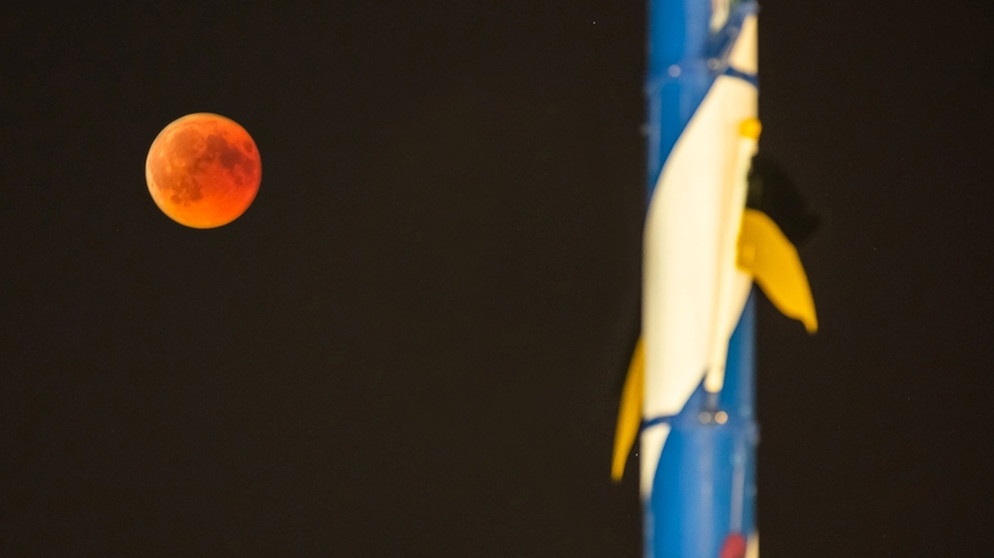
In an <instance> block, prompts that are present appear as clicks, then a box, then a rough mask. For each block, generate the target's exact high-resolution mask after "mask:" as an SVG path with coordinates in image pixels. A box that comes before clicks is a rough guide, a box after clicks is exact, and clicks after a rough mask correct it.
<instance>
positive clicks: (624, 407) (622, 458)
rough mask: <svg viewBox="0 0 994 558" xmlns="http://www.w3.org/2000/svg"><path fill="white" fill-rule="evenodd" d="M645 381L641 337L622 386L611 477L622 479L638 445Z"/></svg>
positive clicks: (617, 479) (643, 350)
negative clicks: (637, 437) (630, 455)
mask: <svg viewBox="0 0 994 558" xmlns="http://www.w3.org/2000/svg"><path fill="white" fill-rule="evenodd" d="M644 381H645V349H644V348H643V346H642V338H641V337H639V340H638V343H636V344H635V351H634V352H633V353H632V361H631V363H630V364H629V365H628V374H627V375H626V376H625V386H624V387H623V388H622V389H621V405H620V406H619V408H618V425H617V426H616V427H615V430H614V456H613V457H612V459H611V479H612V480H614V481H615V482H619V481H620V480H621V477H623V476H624V475H625V463H626V462H627V461H628V455H629V454H630V453H631V452H632V446H633V445H635V437H636V436H638V433H639V428H640V427H641V425H642V392H643V389H644V388H643V384H644Z"/></svg>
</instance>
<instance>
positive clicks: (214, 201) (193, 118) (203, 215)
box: [145, 112, 262, 229]
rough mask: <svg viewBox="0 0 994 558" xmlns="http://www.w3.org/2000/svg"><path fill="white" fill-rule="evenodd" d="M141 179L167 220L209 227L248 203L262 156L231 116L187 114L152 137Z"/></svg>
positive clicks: (254, 190)
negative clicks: (146, 184) (166, 216)
mask: <svg viewBox="0 0 994 558" xmlns="http://www.w3.org/2000/svg"><path fill="white" fill-rule="evenodd" d="M145 181H146V182H147V183H148V191H149V193H151V194H152V199H153V200H155V204H156V205H158V206H159V209H161V210H162V212H163V213H165V214H166V215H168V216H169V217H170V218H171V219H172V220H174V221H176V222H177V223H180V224H182V225H186V226H188V227H193V228H196V229H210V228H214V227H220V226H222V225H227V224H228V223H230V222H232V221H234V220H235V219H237V218H238V217H239V216H241V214H242V213H245V210H246V209H248V208H249V206H250V205H252V201H253V200H255V196H256V194H257V193H258V192H259V183H260V182H261V181H262V160H261V159H260V158H259V150H258V149H257V148H256V146H255V141H253V140H252V136H250V135H249V133H248V132H247V131H245V128H242V127H241V126H240V125H239V124H238V123H237V122H235V121H234V120H231V119H229V118H225V117H224V116H221V115H218V114H211V113H206V112H201V113H196V114H188V115H186V116H184V117H182V118H180V119H178V120H176V121H174V122H172V123H171V124H169V125H168V126H166V127H165V128H164V129H163V130H162V131H161V132H159V135H158V136H156V138H155V141H153V142H152V147H150V148H149V150H148V158H147V159H146V160H145Z"/></svg>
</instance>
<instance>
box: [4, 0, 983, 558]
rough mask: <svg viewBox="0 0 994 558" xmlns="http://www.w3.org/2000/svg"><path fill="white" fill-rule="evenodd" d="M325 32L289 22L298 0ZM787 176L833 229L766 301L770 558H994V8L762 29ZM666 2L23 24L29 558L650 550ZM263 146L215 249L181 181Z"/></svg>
mask: <svg viewBox="0 0 994 558" xmlns="http://www.w3.org/2000/svg"><path fill="white" fill-rule="evenodd" d="M288 4H289V3H288ZM760 21H761V24H760V29H761V31H760V66H761V71H760V78H761V82H762V93H761V101H760V114H761V118H762V120H763V122H764V131H763V137H762V140H761V150H762V151H763V152H764V153H766V154H767V155H769V156H770V157H772V158H774V159H776V160H777V161H778V162H779V163H780V165H781V166H782V167H783V168H784V170H786V171H787V172H788V173H789V174H790V175H791V176H792V178H793V179H794V181H795V182H796V183H797V185H798V187H799V188H800V190H801V192H802V193H803V195H804V196H805V197H806V198H807V199H808V201H809V202H810V204H811V206H812V208H813V209H814V210H815V211H816V212H818V213H819V214H820V215H821V217H822V227H821V229H820V230H819V232H818V234H817V236H816V237H815V238H814V239H813V240H812V241H811V242H810V243H809V244H807V245H805V246H803V247H802V249H801V257H802V259H803V261H804V262H805V265H806V268H807V271H808V275H809V278H810V280H811V284H812V289H813V292H814V295H815V300H816V304H817V305H818V310H819V318H820V322H821V331H820V332H819V333H818V334H817V335H815V336H813V337H808V336H807V335H806V334H805V333H804V332H803V329H802V328H801V327H800V326H799V325H798V324H797V323H795V322H792V321H789V320H787V319H786V318H783V317H781V316H779V315H777V314H776V312H775V311H774V310H773V309H772V307H771V306H770V305H769V304H768V303H767V302H766V301H765V300H762V301H761V304H760V312H759V320H760V325H759V331H758V339H759V348H758V351H759V362H758V366H759V378H758V383H759V388H758V389H759V391H758V414H759V419H760V421H761V425H762V443H761V446H760V451H759V459H760V464H759V467H760V469H759V491H760V492H759V522H760V530H761V533H762V541H763V542H762V547H763V555H764V556H767V557H798V556H847V555H848V556H897V555H903V556H962V555H964V554H963V553H964V552H968V551H975V550H977V549H979V548H983V546H981V545H982V544H986V545H987V546H989V540H990V536H989V528H988V526H989V523H990V520H989V516H990V514H991V512H992V511H994V510H992V508H994V506H992V505H991V498H992V495H994V494H992V491H991V490H990V481H989V477H990V474H991V473H990V471H989V468H990V462H991V449H990V441H991V436H992V434H991V432H992V430H991V426H992V420H991V419H992V418H994V417H992V414H994V412H992V409H991V404H990V400H991V395H992V394H994V389H992V388H994V383H992V380H991V372H992V365H994V345H992V344H991V327H990V326H989V316H990V315H991V312H992V310H994V307H992V296H991V288H990V281H991V277H992V272H994V267H992V264H994V257H992V256H994V255H992V253H991V247H990V246H991V243H990V239H991V238H992V232H994V231H992V230H991V229H992V224H991V219H990V213H991V209H992V204H991V201H990V195H989V194H988V190H989V189H990V186H991V181H990V164H991V161H992V159H994V149H992V126H994V107H992V106H991V98H990V97H991V94H992V92H994V59H992V54H994V42H992V41H994V40H992V39H991V38H990V37H991V29H992V24H994V17H992V11H991V8H990V7H988V3H987V2H981V1H976V2H968V1H963V2H949V3H945V4H942V5H939V4H935V3H924V2H893V1H891V2H888V1H881V2H873V3H867V2H857V1H855V0H845V1H840V2H804V3H799V2H788V1H778V0H768V1H767V2H764V3H763V11H762V15H761V20H760ZM644 25H645V6H644V5H643V3H642V2H634V1H632V2H628V1H621V2H619V1H599V2H596V1H583V2H579V1H578V2H545V1H540V0H529V1H520V2H513V1H502V2H467V1H459V2H456V1H442V0H439V1H422V2H328V3H324V5H323V6H320V7H318V3H315V5H313V6H309V5H307V4H304V3H292V5H286V6H281V5H278V4H277V3H272V4H271V5H268V6H255V7H245V6H236V5H222V4H217V3H211V2H199V3H196V4H194V5H190V6H185V7H166V6H158V5H149V6H136V7H132V8H124V7H120V8H114V9H113V10H111V9H109V8H107V7H103V8H97V7H94V6H90V7H87V8H80V9H78V10H75V11H59V10H53V9H50V8H47V7H45V6H42V5H38V4H36V5H35V6H34V7H32V8H27V9H13V8H12V7H9V6H8V7H5V8H2V9H0V247H2V250H3V263H2V268H0V297H2V298H0V304H2V306H0V312H2V314H0V315H2V322H0V324H2V346H0V350H2V352H0V369H2V380H0V381H2V383H0V385H2V392H0V393H2V402H0V405H2V406H0V421H2V422H0V432H2V438H0V443H2V454H0V478H2V481H0V489H2V492H0V512H2V515H0V553H2V554H3V555H5V556H23V555H45V556H53V555H79V556H108V555H162V556H194V555H214V556H220V555H268V556H279V555H315V556H387V555H390V556H591V557H594V556H596V557H601V556H632V557H634V556H639V555H640V544H641V543H640V540H641V539H640V537H641V533H640V508H639V502H638V495H637V488H636V484H637V481H636V476H637V474H636V468H635V466H634V465H633V464H630V466H629V469H628V475H627V477H626V480H625V481H624V482H623V483H622V484H620V485H614V484H612V483H611V482H610V480H609V476H608V472H609V465H610V453H611V444H612V436H613V428H614V420H615V413H616V410H617V401H618V396H619V394H620V386H621V381H622V375H623V373H624V369H625V366H626V364H627V359H628V356H629V353H630V351H631V348H632V346H633V344H634V341H635V337H636V335H637V324H638V312H639V310H638V308H639V290H640V263H639V262H640V242H641V221H642V215H643V212H644V196H645V194H644V192H645V177H644V165H645V155H644V146H643V143H642V137H641V136H640V132H639V129H640V124H641V122H642V118H643V99H642V94H641V87H642V72H643V64H644V44H645V28H644ZM198 111H209V112H217V113H220V114H224V115H226V116H228V117H231V118H233V119H235V120H236V121H238V122H239V123H241V124H242V125H243V126H244V127H245V128H246V129H248V130H249V132H250V133H252V135H253V136H254V138H255V140H256V143H257V144H258V146H259V149H260V152H261V153H262V157H263V184H262V188H261V190H260V193H259V196H258V198H257V199H256V201H255V203H254V205H253V206H252V207H251V208H250V209H249V210H248V212H247V213H246V214H245V215H243V216H242V217H241V218H240V219H238V220H237V221H235V222H234V223H232V224H230V225H228V226H226V227H222V228H220V229H216V230H209V231H199V230H193V229H186V228H184V227H182V226H180V225H177V224H175V223H173V222H172V221H170V220H169V219H168V218H166V217H165V216H164V215H163V214H161V212H159V210H158V209H157V208H156V207H155V206H154V204H153V203H152V201H151V198H150V196H149V195H148V192H147V189H146V186H145V182H144V170H143V168H144V160H145V155H146V152H147V149H148V146H149V145H150V144H151V142H152V140H153V139H154V138H155V136H156V134H157V133H158V132H159V131H160V130H161V129H162V128H163V127H164V126H165V125H166V124H168V123H169V122H170V121H172V120H174V119H176V118H178V117H180V116H182V115H184V114H187V113H191V112H198Z"/></svg>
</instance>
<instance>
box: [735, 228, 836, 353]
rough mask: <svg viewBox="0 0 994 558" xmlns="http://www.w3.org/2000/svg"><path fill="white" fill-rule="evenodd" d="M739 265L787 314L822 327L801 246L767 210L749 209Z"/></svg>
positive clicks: (810, 330) (810, 326) (812, 328)
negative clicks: (788, 236)
mask: <svg viewBox="0 0 994 558" xmlns="http://www.w3.org/2000/svg"><path fill="white" fill-rule="evenodd" d="M737 263H738V266H739V268H740V269H742V270H743V271H745V272H746V273H749V274H750V275H752V276H753V278H754V279H755V281H756V283H758V284H759V286H760V287H761V288H762V289H763V292H764V293H765V294H766V297H767V298H769V299H770V302H772V303H773V305H774V306H776V307H777V310H780V312H781V313H783V315H785V316H787V317H789V318H794V319H796V320H800V321H801V323H803V324H804V327H805V329H807V330H808V333H814V332H816V331H818V318H817V316H815V303H814V300H813V298H812V297H811V287H810V286H809V285H808V278H807V276H806V275H805V274H804V267H802V266H801V258H800V257H799V256H798V255H797V249H796V248H794V245H793V244H791V243H790V240H787V237H786V236H784V234H783V232H782V231H781V230H780V227H778V226H777V225H776V223H774V222H773V220H772V219H770V218H769V217H768V216H767V215H766V214H765V213H763V212H761V211H756V210H754V209H746V210H745V214H744V215H743V216H742V230H741V232H740V233H739V250H738V262H737Z"/></svg>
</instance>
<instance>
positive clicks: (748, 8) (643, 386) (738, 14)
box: [612, 0, 817, 558]
mask: <svg viewBox="0 0 994 558" xmlns="http://www.w3.org/2000/svg"><path fill="white" fill-rule="evenodd" d="M757 11H758V9H757V5H756V3H755V2H753V1H735V0H723V1H722V0H650V1H649V10H648V17H649V19H648V26H647V27H648V49H647V50H648V63H647V72H646V102H647V121H646V124H647V148H648V207H647V213H646V223H645V233H644V246H643V250H644V256H643V310H642V335H641V338H640V339H639V342H638V345H637V347H636V351H635V355H634V356H633V358H632V364H631V366H630V368H629V373H628V377H627V379H626V381H625V387H624V392H623V395H622V404H621V410H620V413H619V419H618V429H617V434H616V440H615V454H614V460H613V463H612V476H613V477H614V478H615V479H620V478H621V476H622V474H623V472H624V469H625V461H626V459H627V456H628V455H629V453H630V451H631V447H632V445H633V443H634V440H635V438H636V437H637V436H639V435H640V448H641V451H640V458H641V459H640V469H641V471H640V473H641V482H640V487H641V496H642V500H643V505H644V540H645V555H646V556H647V557H656V558H669V557H695V558H697V557H708V558H711V557H714V558H741V557H743V556H755V555H756V554H757V553H758V537H757V533H756V522H755V499H756V498H755V497H756V485H755V456H756V445H757V442H758V428H757V425H756V421H755V415H754V391H755V390H754V361H755V359H754V347H755V336H754V325H753V324H754V322H753V319H754V310H753V307H754V303H753V299H754V296H753V294H752V292H753V289H752V284H753V281H755V282H756V283H758V284H759V285H760V286H761V287H762V288H763V290H764V292H765V293H766V295H767V297H768V298H769V299H770V300H771V301H772V302H773V303H774V304H776V305H777V307H778V308H779V309H780V310H781V311H782V312H784V313H785V314H787V315H788V316H791V317H794V318H797V319H799V320H801V321H802V322H803V323H804V325H805V327H806V328H807V329H808V330H809V331H812V332H813V331H814V330H815V329H816V328H817V323H816V319H815V312H814V305H813V302H812V300H811V295H810V290H809V288H808V283H807V279H806V277H805V275H804V271H803V269H802V268H801V266H800V261H799V259H798V257H797V253H796V251H795V250H794V248H793V245H792V244H791V243H790V241H788V240H787V239H786V237H785V236H784V235H783V233H782V232H781V231H780V229H779V228H778V227H777V226H776V225H775V224H774V223H773V222H772V221H771V220H770V219H769V217H767V216H766V215H765V214H764V213H762V212H760V211H758V210H756V209H754V208H752V207H750V206H749V204H747V199H755V198H756V197H757V195H758V194H757V192H750V191H749V189H750V180H749V177H750V164H751V162H752V159H753V156H754V155H755V151H756V145H757V141H758V138H759V133H760V124H759V121H758V120H757V107H758V79H757V71H758V66H757ZM755 183H756V181H754V185H755Z"/></svg>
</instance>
